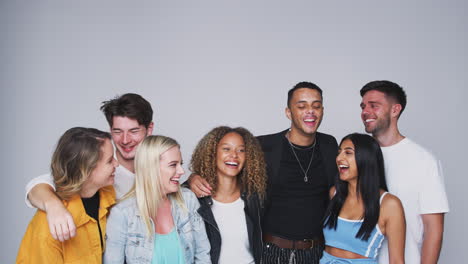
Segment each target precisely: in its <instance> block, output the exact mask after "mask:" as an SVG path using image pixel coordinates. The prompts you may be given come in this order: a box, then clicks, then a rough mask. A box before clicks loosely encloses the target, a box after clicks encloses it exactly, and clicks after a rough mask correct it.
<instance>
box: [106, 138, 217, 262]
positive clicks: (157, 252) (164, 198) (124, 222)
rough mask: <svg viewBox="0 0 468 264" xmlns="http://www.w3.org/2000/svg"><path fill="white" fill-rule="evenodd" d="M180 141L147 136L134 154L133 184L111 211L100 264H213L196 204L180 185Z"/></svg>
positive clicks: (195, 199)
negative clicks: (105, 245)
mask: <svg viewBox="0 0 468 264" xmlns="http://www.w3.org/2000/svg"><path fill="white" fill-rule="evenodd" d="M181 165H182V156H181V153H180V147H179V144H178V143H177V142H176V141H175V140H174V139H171V138H168V137H164V136H148V137H147V138H146V139H145V140H144V141H143V142H142V143H141V145H140V146H139V147H138V149H137V152H136V155H135V185H134V186H133V188H132V189H131V190H130V192H129V193H128V194H127V195H125V197H124V198H123V201H122V202H120V203H119V204H117V205H116V206H115V207H114V208H113V209H112V211H111V214H110V216H109V221H108V229H107V248H106V251H105V253H104V263H124V262H126V263H128V264H131V263H157V264H180V263H211V261H210V255H209V252H210V244H209V242H208V238H207V236H206V232H205V226H204V224H203V220H202V219H201V217H200V216H199V215H198V213H197V209H198V207H199V203H198V200H197V198H196V197H195V195H194V194H193V193H192V192H191V191H190V190H188V189H184V188H182V189H181V188H180V187H179V181H180V177H181V176H182V175H183V174H184V170H183V169H182V166H181Z"/></svg>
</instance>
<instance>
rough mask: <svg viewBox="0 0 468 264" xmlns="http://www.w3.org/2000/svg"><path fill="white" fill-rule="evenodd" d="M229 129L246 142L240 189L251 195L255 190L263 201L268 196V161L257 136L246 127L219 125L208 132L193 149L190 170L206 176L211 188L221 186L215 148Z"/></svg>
mask: <svg viewBox="0 0 468 264" xmlns="http://www.w3.org/2000/svg"><path fill="white" fill-rule="evenodd" d="M228 133H236V134H238V135H240V136H241V137H242V139H243V140H244V144H245V165H244V168H243V169H242V171H241V173H240V174H239V175H238V179H239V181H240V185H241V191H243V192H246V193H247V195H249V196H250V195H252V194H253V193H256V194H257V195H258V196H259V198H260V201H262V200H263V199H264V198H265V189H266V165H265V159H264V157H263V151H262V148H261V146H260V143H259V142H258V140H257V139H256V138H255V137H254V136H253V135H252V133H250V132H249V131H248V130H247V129H245V128H243V127H236V128H231V127H227V126H219V127H215V128H213V129H212V130H211V131H210V132H208V134H206V135H205V136H204V137H203V138H202V139H201V140H200V142H198V144H197V146H196V147H195V150H194V151H193V154H192V160H191V161H190V170H191V171H192V172H193V173H195V174H198V175H200V176H201V177H203V178H204V179H206V181H207V182H208V183H209V184H210V186H211V187H212V188H213V191H212V192H213V193H216V190H217V189H218V177H217V173H216V168H217V165H216V152H217V148H218V144H219V142H220V141H221V139H222V138H223V137H224V136H225V135H226V134H228Z"/></svg>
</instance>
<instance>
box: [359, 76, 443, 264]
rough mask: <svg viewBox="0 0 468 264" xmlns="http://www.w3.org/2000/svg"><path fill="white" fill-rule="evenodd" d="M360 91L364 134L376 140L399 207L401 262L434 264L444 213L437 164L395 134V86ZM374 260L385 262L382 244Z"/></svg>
mask: <svg viewBox="0 0 468 264" xmlns="http://www.w3.org/2000/svg"><path fill="white" fill-rule="evenodd" d="M360 92H361V96H362V102H361V109H362V112H361V118H362V121H363V122H364V126H365V129H366V132H367V133H371V134H372V136H373V137H374V138H375V139H376V140H377V141H378V142H379V144H380V147H381V148H382V153H383V156H384V162H385V173H386V181H387V186H388V189H389V191H390V192H391V193H393V194H394V195H396V196H398V197H399V198H400V200H401V202H402V203H403V207H404V209H405V217H406V227H407V229H406V244H405V261H406V263H409V264H414V263H424V264H425V263H437V260H438V258H439V255H440V250H441V247H442V238H443V231H444V214H445V213H447V212H448V211H449V206H448V201H447V195H446V193H445V187H444V181H443V175H442V171H441V167H440V162H439V161H438V160H437V159H436V158H435V157H434V156H433V155H432V154H431V153H430V152H428V151H427V150H426V149H424V148H423V147H421V146H419V145H418V144H416V143H414V142H413V141H411V140H410V139H408V138H405V137H404V136H403V135H402V134H401V133H400V131H399V130H398V118H399V117H400V115H401V113H402V112H403V110H404V109H405V106H406V93H405V92H404V90H403V88H402V87H401V86H399V85H398V84H396V83H393V82H390V81H373V82H370V83H368V84H366V85H365V86H364V87H363V88H362V89H361V91H360ZM378 262H379V263H384V264H385V263H389V254H388V247H387V244H386V243H385V244H383V245H382V249H381V251H380V254H379V261H378Z"/></svg>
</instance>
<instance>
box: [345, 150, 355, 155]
mask: <svg viewBox="0 0 468 264" xmlns="http://www.w3.org/2000/svg"><path fill="white" fill-rule="evenodd" d="M345 153H346V155H353V154H354V152H352V151H349V150H348V151H346V152H345Z"/></svg>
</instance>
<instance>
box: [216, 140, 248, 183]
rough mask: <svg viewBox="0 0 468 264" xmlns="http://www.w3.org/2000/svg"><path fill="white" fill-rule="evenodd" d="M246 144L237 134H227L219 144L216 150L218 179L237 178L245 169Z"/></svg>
mask: <svg viewBox="0 0 468 264" xmlns="http://www.w3.org/2000/svg"><path fill="white" fill-rule="evenodd" d="M244 163H245V143H244V139H242V137H241V136H240V135H239V134H237V133H235V132H230V133H227V134H226V135H225V136H224V137H223V138H221V140H220V141H219V143H218V147H217V150H216V172H217V175H218V177H226V176H227V177H236V176H237V175H239V173H240V172H241V171H242V169H243V168H244Z"/></svg>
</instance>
